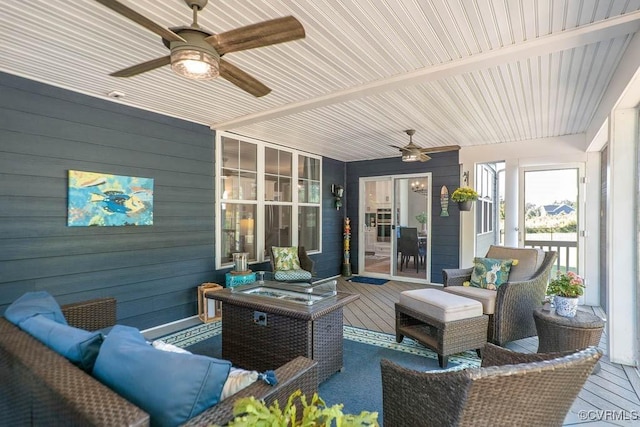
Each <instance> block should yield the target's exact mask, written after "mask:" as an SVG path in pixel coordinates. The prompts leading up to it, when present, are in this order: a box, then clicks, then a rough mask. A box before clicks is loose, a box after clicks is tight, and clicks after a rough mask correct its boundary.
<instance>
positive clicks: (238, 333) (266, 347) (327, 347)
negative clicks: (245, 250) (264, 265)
mask: <svg viewBox="0 0 640 427" xmlns="http://www.w3.org/2000/svg"><path fill="white" fill-rule="evenodd" d="M207 298H211V299H215V300H218V301H222V302H223V306H222V310H223V313H224V314H223V321H222V357H223V358H225V359H228V360H233V362H234V364H237V365H238V366H240V367H242V368H245V369H252V370H257V371H265V370H267V369H273V368H274V367H277V366H280V365H281V364H282V363H285V362H287V361H289V360H291V359H293V358H294V357H296V356H305V357H308V358H311V359H314V360H315V361H317V362H318V381H319V382H322V381H324V380H326V379H327V378H329V377H330V376H331V375H333V374H334V373H336V372H338V371H339V370H341V369H342V366H343V362H342V337H343V335H342V308H343V307H344V306H345V305H346V304H348V303H350V302H351V301H355V300H357V299H358V298H360V295H357V294H349V293H345V292H337V291H336V281H335V280H325V281H320V282H316V283H313V284H309V283H300V284H289V283H280V282H273V281H265V282H262V283H260V282H256V283H254V284H251V285H244V286H238V287H235V288H232V289H223V290H221V291H218V292H212V293H209V294H207Z"/></svg>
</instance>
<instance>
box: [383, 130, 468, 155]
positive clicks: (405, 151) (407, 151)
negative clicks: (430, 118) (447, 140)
mask: <svg viewBox="0 0 640 427" xmlns="http://www.w3.org/2000/svg"><path fill="white" fill-rule="evenodd" d="M405 133H406V134H407V135H409V143H408V144H407V145H405V146H404V147H398V146H397V145H391V147H393V148H397V149H398V150H400V152H401V153H402V161H403V162H426V161H427V160H430V159H431V157H429V156H427V153H441V152H443V151H457V150H459V149H460V146H459V145H443V146H441V147H431V148H421V147H419V146H417V145H416V144H414V143H413V135H414V134H415V133H416V131H415V129H407V130H405Z"/></svg>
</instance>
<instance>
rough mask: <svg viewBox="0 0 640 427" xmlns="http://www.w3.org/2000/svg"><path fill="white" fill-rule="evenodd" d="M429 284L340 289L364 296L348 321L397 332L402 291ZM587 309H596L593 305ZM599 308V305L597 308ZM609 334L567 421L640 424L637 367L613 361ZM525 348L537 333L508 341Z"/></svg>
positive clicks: (341, 284) (531, 347)
mask: <svg viewBox="0 0 640 427" xmlns="http://www.w3.org/2000/svg"><path fill="white" fill-rule="evenodd" d="M425 287H427V286H425V285H418V284H413V283H404V282H394V281H389V282H387V283H385V284H384V285H379V286H376V285H367V284H361V283H353V282H347V281H346V280H344V279H343V278H339V279H338V289H339V290H341V291H345V292H351V293H357V294H360V299H359V300H357V301H355V302H353V303H351V304H348V305H347V306H345V308H344V324H345V325H349V326H354V327H358V328H363V329H368V330H372V331H379V332H385V333H388V334H395V313H394V303H395V302H397V301H398V295H399V294H400V292H402V291H405V290H410V289H420V288H425ZM581 309H583V310H591V311H594V309H593V308H591V307H581ZM596 311H597V309H596ZM606 340H607V336H606V334H603V337H602V340H601V342H600V348H601V349H602V350H603V351H604V352H605V355H604V356H603V357H602V358H601V359H600V365H601V369H600V371H599V372H598V373H596V374H593V375H591V376H590V377H589V379H588V380H587V383H586V384H585V386H584V388H583V389H582V391H581V392H580V394H579V395H578V398H577V399H576V401H575V402H574V404H573V406H572V407H571V411H570V412H569V414H568V415H567V417H566V419H565V423H564V425H566V426H571V425H579V424H580V425H582V424H590V425H599V426H602V425H605V426H608V425H612V426H622V425H639V424H640V398H639V394H640V380H639V378H638V372H637V370H636V369H635V368H633V367H628V366H623V365H619V364H616V363H611V362H610V361H609V357H608V356H607V355H606V347H607V345H606ZM507 347H508V348H510V349H512V350H515V351H521V352H527V353H531V352H535V351H536V349H537V347H538V339H537V338H536V337H532V338H526V339H523V340H518V341H514V342H511V343H508V344H507ZM543 424H544V422H541V424H540V425H543Z"/></svg>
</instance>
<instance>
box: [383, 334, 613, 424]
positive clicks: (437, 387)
mask: <svg viewBox="0 0 640 427" xmlns="http://www.w3.org/2000/svg"><path fill="white" fill-rule="evenodd" d="M563 354H564V355H563ZM567 354H568V355H567ZM601 356H602V353H601V352H600V350H598V349H597V348H596V347H589V348H587V349H585V350H582V351H580V352H576V353H573V352H572V353H550V354H544V353H534V354H523V353H515V352H512V351H510V350H507V349H504V348H501V347H498V346H495V345H493V344H487V345H486V346H485V348H484V351H483V359H482V367H481V368H474V369H465V370H461V371H445V372H419V371H413V370H410V369H406V368H403V367H402V366H399V365H397V364H395V363H393V362H391V361H389V360H386V359H383V360H382V361H381V362H380V368H381V371H382V401H383V421H384V425H385V426H418V425H419V426H424V427H428V426H438V427H440V426H527V425H545V426H561V425H562V422H563V420H564V418H565V417H566V415H567V412H568V411H569V409H570V408H571V405H572V404H573V401H574V400H575V398H576V396H577V395H578V393H579V392H580V390H581V389H582V386H583V385H584V383H585V381H586V380H587V378H588V377H589V374H591V372H592V370H593V367H594V366H595V364H596V362H597V361H598V359H600V357H601Z"/></svg>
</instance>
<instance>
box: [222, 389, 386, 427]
mask: <svg viewBox="0 0 640 427" xmlns="http://www.w3.org/2000/svg"><path fill="white" fill-rule="evenodd" d="M296 399H299V400H300V404H301V406H302V414H297V410H298V407H300V405H298V406H296V405H295V404H294V403H295V401H296ZM233 415H234V417H235V418H234V419H233V420H232V421H230V422H229V424H228V426H229V427H250V426H269V427H302V426H304V427H320V426H332V425H334V424H333V421H335V425H336V426H341V427H361V426H362V427H364V426H378V425H379V424H378V413H377V412H367V411H363V412H362V413H360V415H350V414H344V413H343V412H342V405H333V406H331V407H327V406H326V404H325V403H324V401H323V400H322V399H321V398H320V397H319V396H318V394H317V393H314V395H313V397H312V398H311V402H307V399H306V397H305V396H304V395H303V394H302V392H301V391H300V390H297V391H294V392H293V393H292V394H291V396H289V400H288V402H287V406H285V407H284V409H281V408H280V406H279V405H278V402H277V401H276V402H274V403H273V404H272V405H271V406H267V405H266V404H265V403H264V402H263V401H261V400H257V399H256V398H254V397H253V396H251V397H245V398H242V399H239V400H238V401H237V402H236V403H235V405H234V407H233Z"/></svg>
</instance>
